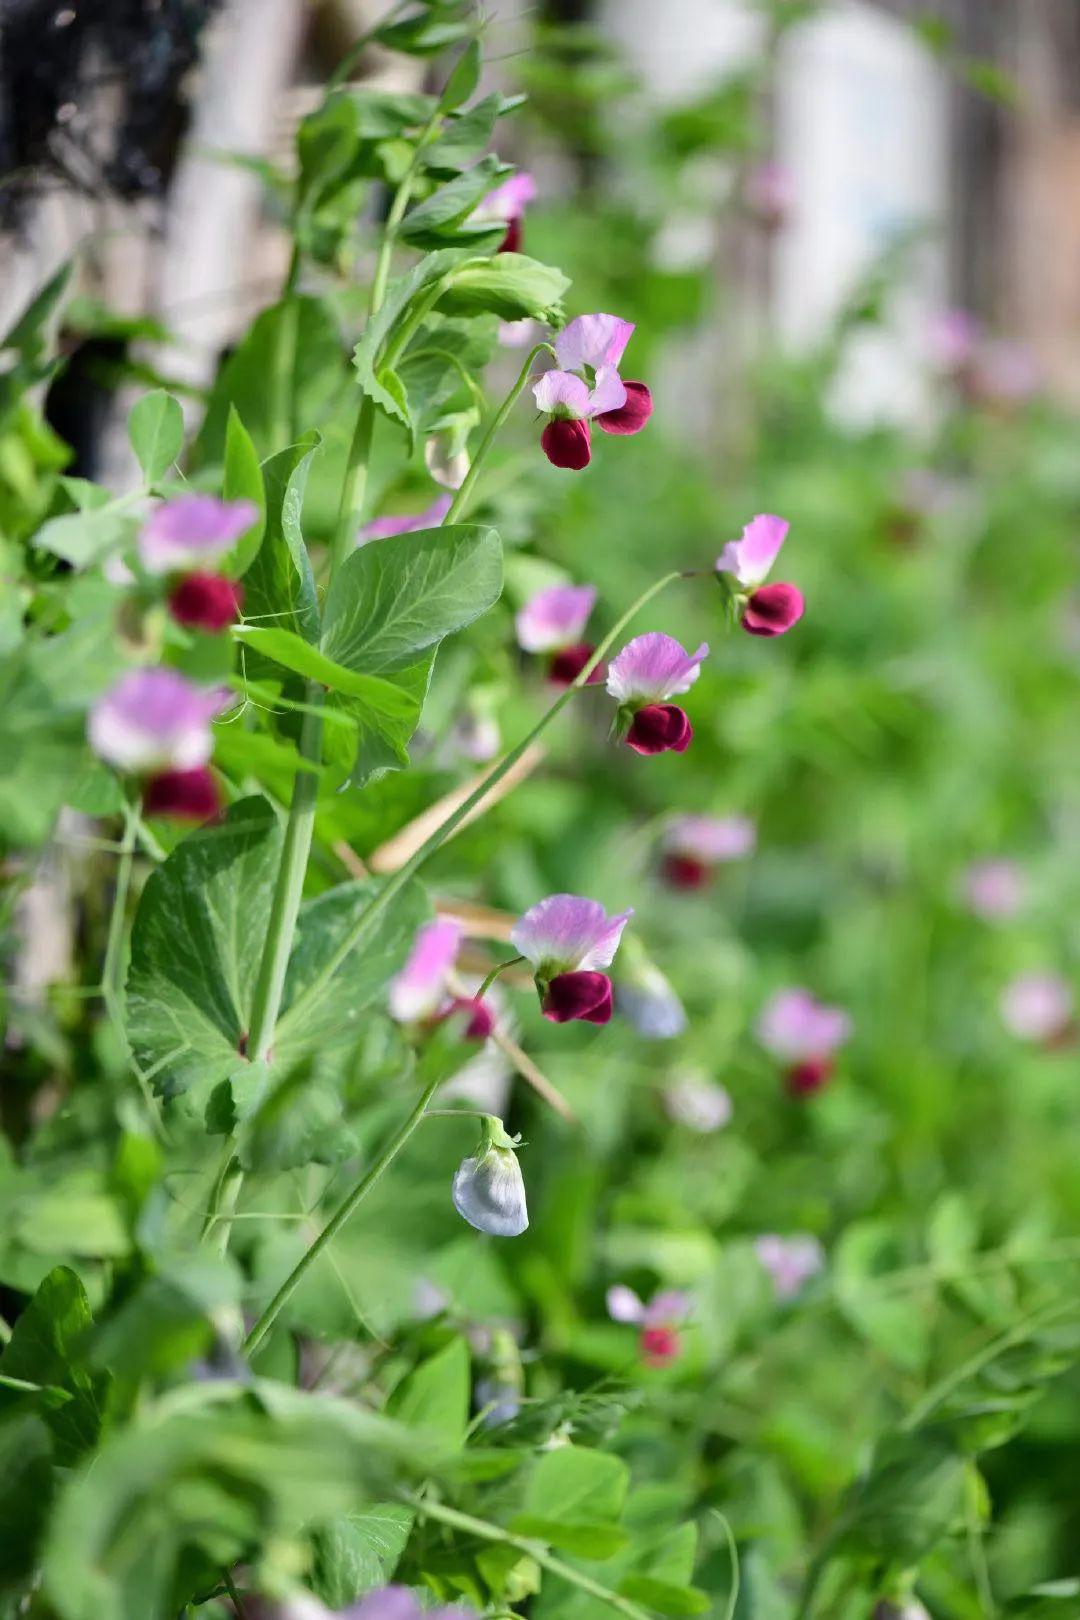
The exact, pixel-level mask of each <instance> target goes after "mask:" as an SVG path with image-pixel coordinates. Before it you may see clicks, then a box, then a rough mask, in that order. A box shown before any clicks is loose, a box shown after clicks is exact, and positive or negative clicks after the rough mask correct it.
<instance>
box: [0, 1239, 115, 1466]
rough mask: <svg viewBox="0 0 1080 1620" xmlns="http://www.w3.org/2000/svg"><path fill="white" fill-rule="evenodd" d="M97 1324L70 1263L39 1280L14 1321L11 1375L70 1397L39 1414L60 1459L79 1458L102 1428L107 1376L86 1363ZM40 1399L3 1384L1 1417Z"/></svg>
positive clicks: (3, 1365)
mask: <svg viewBox="0 0 1080 1620" xmlns="http://www.w3.org/2000/svg"><path fill="white" fill-rule="evenodd" d="M92 1325H93V1318H92V1316H91V1314H90V1301H89V1300H88V1299H87V1297H86V1290H85V1288H84V1287H83V1285H82V1283H81V1281H80V1280H79V1278H78V1277H77V1276H76V1275H75V1273H74V1272H73V1271H70V1270H69V1269H68V1268H67V1267H66V1266H57V1267H56V1269H55V1270H54V1271H50V1272H49V1274H48V1276H47V1277H45V1278H44V1280H43V1281H42V1283H41V1284H40V1286H39V1288H38V1290H37V1292H36V1294H35V1295H34V1297H33V1299H32V1300H31V1301H30V1303H29V1305H28V1306H27V1307H26V1309H25V1310H24V1311H23V1313H22V1315H21V1316H20V1317H19V1319H18V1321H17V1322H16V1323H15V1326H14V1328H13V1329H12V1333H11V1341H10V1343H9V1344H7V1345H6V1346H5V1348H4V1353H3V1355H2V1356H0V1373H3V1375H4V1377H6V1378H21V1379H26V1380H27V1381H28V1382H30V1383H35V1384H47V1385H52V1386H54V1387H55V1388H58V1389H61V1390H65V1391H67V1393H68V1395H69V1396H70V1397H71V1399H69V1400H66V1401H64V1402H63V1403H62V1404H59V1405H55V1406H53V1405H52V1404H51V1403H45V1404H44V1410H40V1416H41V1417H42V1418H43V1420H44V1422H45V1423H46V1424H47V1425H48V1427H49V1428H50V1429H51V1430H52V1433H53V1437H54V1440H55V1443H56V1456H57V1461H58V1462H60V1463H64V1464H70V1463H72V1462H74V1461H75V1460H76V1459H77V1458H78V1457H79V1456H81V1455H82V1453H83V1452H85V1451H88V1450H90V1449H92V1447H93V1446H94V1445H95V1444H96V1443H97V1439H98V1436H99V1434H100V1432H101V1420H102V1405H103V1399H104V1394H105V1389H106V1385H107V1383H108V1380H107V1378H103V1377H102V1376H101V1374H97V1375H94V1374H92V1373H91V1372H90V1371H89V1370H88V1369H87V1367H86V1364H85V1359H84V1354H83V1352H84V1346H85V1340H86V1338H87V1335H88V1333H89V1331H90V1329H91V1327H92ZM37 1404H39V1398H38V1397H35V1396H34V1395H31V1394H22V1395H20V1394H17V1393H16V1392H15V1391H14V1390H12V1389H9V1388H4V1387H3V1386H0V1416H3V1415H5V1414H6V1413H7V1412H8V1411H10V1410H11V1409H12V1408H13V1407H18V1408H21V1409H23V1410H25V1409H27V1408H28V1407H29V1408H31V1409H32V1408H34V1406H35V1405H37Z"/></svg>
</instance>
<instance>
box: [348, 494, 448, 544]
mask: <svg viewBox="0 0 1080 1620" xmlns="http://www.w3.org/2000/svg"><path fill="white" fill-rule="evenodd" d="M453 499H454V498H453V496H452V495H436V497H435V499H434V500H433V501H432V503H431V505H430V506H426V507H425V508H424V510H423V511H422V512H405V513H402V515H401V516H400V517H381V518H373V519H372V520H371V522H370V523H365V524H364V527H363V528H362V529H361V530H360V533H359V534H358V535H357V537H356V543H357V545H359V546H364V545H366V544H367V542H368V541H369V540H389V539H390V538H391V537H392V536H393V535H395V534H415V533H416V531H417V530H418V529H437V528H438V527H439V525H440V524H441V523H442V520H443V518H444V517H445V516H446V514H447V512H449V510H450V507H451V506H452V504H453Z"/></svg>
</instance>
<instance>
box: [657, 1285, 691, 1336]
mask: <svg viewBox="0 0 1080 1620" xmlns="http://www.w3.org/2000/svg"><path fill="white" fill-rule="evenodd" d="M692 1304H693V1299H692V1298H691V1296H690V1295H689V1294H688V1293H686V1292H685V1291H684V1290H683V1289H681V1288H664V1289H661V1291H660V1292H659V1293H658V1294H654V1295H653V1297H652V1299H650V1301H649V1303H648V1304H647V1305H646V1307H645V1326H646V1327H674V1326H675V1325H676V1324H677V1323H679V1322H681V1321H682V1320H683V1318H684V1317H686V1316H689V1314H690V1307H691V1305H692Z"/></svg>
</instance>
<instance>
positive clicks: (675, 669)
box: [607, 630, 709, 703]
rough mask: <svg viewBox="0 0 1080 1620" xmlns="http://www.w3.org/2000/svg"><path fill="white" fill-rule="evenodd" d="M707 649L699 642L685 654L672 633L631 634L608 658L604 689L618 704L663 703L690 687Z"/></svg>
mask: <svg viewBox="0 0 1080 1620" xmlns="http://www.w3.org/2000/svg"><path fill="white" fill-rule="evenodd" d="M708 651H709V648H708V645H707V644H706V643H705V642H702V644H701V646H700V647H699V648H698V650H697V652H695V653H688V652H687V651H686V650H685V648H683V647H681V646H680V645H679V643H678V642H677V641H676V640H675V639H674V637H673V636H665V635H664V634H663V633H662V632H661V631H659V630H651V631H649V633H648V634H647V635H644V636H635V637H634V639H633V641H628V642H627V644H626V646H625V647H624V648H623V650H622V652H621V653H619V655H618V657H617V658H613V659H612V661H611V664H610V666H609V668H608V677H607V689H608V691H609V692H610V693H611V695H612V697H613V698H616V699H617V700H618V702H619V703H666V702H667V701H668V699H669V698H672V697H676V696H677V695H678V694H679V693H680V692H688V691H689V690H690V688H691V687H692V686H693V684H694V682H695V681H696V680H697V678H698V676H699V674H700V673H701V660H702V659H703V658H705V657H706V656H707V655H708Z"/></svg>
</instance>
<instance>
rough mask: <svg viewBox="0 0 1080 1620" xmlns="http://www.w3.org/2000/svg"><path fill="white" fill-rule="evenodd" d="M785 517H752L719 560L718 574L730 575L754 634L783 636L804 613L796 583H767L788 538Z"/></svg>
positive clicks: (746, 622)
mask: <svg viewBox="0 0 1080 1620" xmlns="http://www.w3.org/2000/svg"><path fill="white" fill-rule="evenodd" d="M789 527H790V525H789V524H788V522H787V520H786V519H785V518H781V517H774V516H773V515H772V514H771V513H767V512H762V513H759V514H758V516H757V517H755V518H751V520H750V522H749V523H748V524H747V525H746V527H745V528H744V529H743V532H742V537H741V539H739V540H729V541H728V543H727V545H726V546H725V547H724V549H723V551H722V552H721V553H720V556H719V557H718V558H717V560H716V571H717V573H718V574H725V575H728V576H730V578H731V579H733V580H734V581H735V584H736V586H739V587H741V589H737V590H735V592H734V594H735V597H736V600H737V601H738V602H739V603H740V604H741V607H742V617H741V623H742V627H743V629H744V630H746V631H748V632H749V633H750V635H752V636H781V635H783V634H784V632H785V630H790V629H791V627H792V625H793V624H797V623H798V621H799V620H800V619H801V618H802V616H803V611H804V608H805V603H804V601H803V595H802V592H801V591H800V590H799V589H798V587H797V586H795V585H788V584H783V583H778V584H776V585H766V584H764V581H765V580H766V579H767V578H768V575H769V572H770V570H771V568H772V565H773V563H774V562H775V561H776V559H777V557H778V555H779V553H780V548H781V546H782V545H783V543H784V541H785V539H786V538H787V532H788V529H789Z"/></svg>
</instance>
